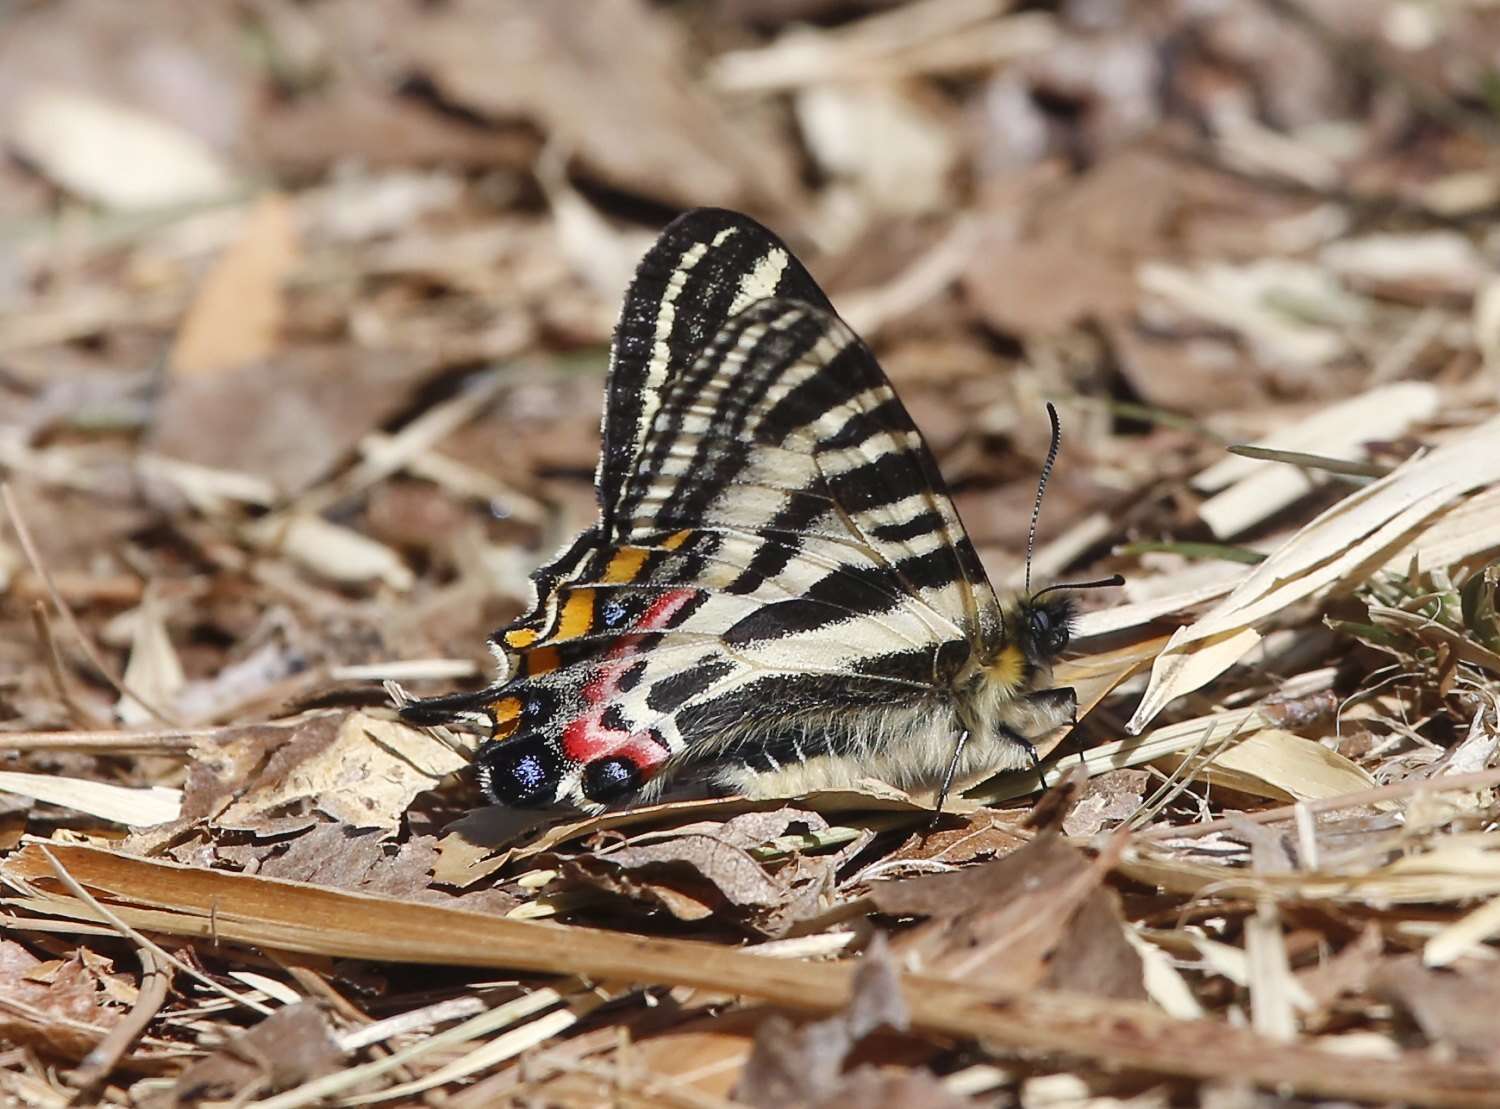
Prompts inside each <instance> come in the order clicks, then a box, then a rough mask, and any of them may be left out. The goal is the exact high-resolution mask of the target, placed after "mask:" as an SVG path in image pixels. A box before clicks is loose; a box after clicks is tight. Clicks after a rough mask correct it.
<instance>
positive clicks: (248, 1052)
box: [167, 1001, 343, 1106]
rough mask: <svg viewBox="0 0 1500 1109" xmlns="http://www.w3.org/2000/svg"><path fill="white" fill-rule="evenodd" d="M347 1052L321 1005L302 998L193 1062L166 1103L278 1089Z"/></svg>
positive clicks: (322, 1069)
mask: <svg viewBox="0 0 1500 1109" xmlns="http://www.w3.org/2000/svg"><path fill="white" fill-rule="evenodd" d="M342 1058H343V1053H342V1052H341V1051H339V1049H338V1047H337V1046H336V1044H335V1043H334V1039H333V1034H332V1032H331V1030H330V1029H329V1027H328V1019H327V1017H326V1016H325V1015H324V1012H323V1009H322V1007H321V1006H320V1005H319V1004H317V1003H316V1002H312V1001H303V1002H299V1003H298V1004H296V1005H288V1006H287V1007H286V1008H284V1009H278V1010H276V1012H274V1013H272V1014H271V1015H270V1016H268V1017H267V1018H266V1019H265V1020H263V1021H261V1022H260V1023H259V1024H257V1025H256V1026H255V1027H254V1028H252V1029H250V1030H249V1031H248V1032H245V1033H243V1034H242V1035H238V1036H236V1037H234V1038H233V1039H231V1040H230V1041H229V1043H227V1044H225V1045H224V1046H223V1047H222V1048H220V1049H219V1050H218V1051H216V1052H214V1053H213V1054H212V1055H210V1056H209V1057H208V1058H206V1059H202V1060H200V1061H199V1062H197V1063H194V1064H193V1065H192V1066H191V1067H189V1068H188V1069H187V1070H186V1071H184V1072H183V1074H182V1076H181V1077H180V1078H178V1080H177V1084H176V1085H175V1086H174V1087H173V1088H172V1093H171V1095H170V1098H169V1100H168V1102H167V1104H169V1105H173V1106H178V1105H197V1104H199V1103H201V1102H204V1101H209V1100H216V1099H221V1098H228V1097H241V1098H243V1097H247V1096H253V1095H255V1094H257V1093H274V1092H275V1091H277V1090H285V1089H289V1088H291V1087H292V1086H297V1085H300V1084H301V1083H303V1082H307V1081H309V1080H310V1079H313V1078H317V1077H319V1076H320V1075H324V1074H327V1073H328V1072H329V1071H331V1070H333V1069H334V1068H335V1067H336V1066H337V1065H338V1063H339V1061H340V1060H341V1059H342Z"/></svg>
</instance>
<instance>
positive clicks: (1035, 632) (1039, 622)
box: [1029, 606, 1068, 656]
mask: <svg viewBox="0 0 1500 1109" xmlns="http://www.w3.org/2000/svg"><path fill="white" fill-rule="evenodd" d="M1029 619H1030V624H1031V641H1032V642H1033V643H1035V644H1036V646H1037V648H1038V649H1039V650H1040V651H1041V653H1042V654H1044V655H1049V656H1050V655H1060V654H1062V653H1063V651H1065V650H1066V649H1067V646H1068V620H1067V616H1066V614H1064V613H1054V612H1049V611H1048V610H1047V609H1046V608H1045V607H1043V606H1038V607H1036V608H1033V609H1032V610H1031V612H1030V616H1029Z"/></svg>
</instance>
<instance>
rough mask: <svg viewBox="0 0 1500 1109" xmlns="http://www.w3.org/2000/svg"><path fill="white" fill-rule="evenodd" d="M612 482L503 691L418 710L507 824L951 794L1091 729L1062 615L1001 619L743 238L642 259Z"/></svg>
mask: <svg viewBox="0 0 1500 1109" xmlns="http://www.w3.org/2000/svg"><path fill="white" fill-rule="evenodd" d="M1054 427H1055V416H1054ZM1049 462H1050V460H1049ZM595 484H596V488H597V493H598V499H599V518H598V522H597V523H596V524H595V525H594V526H593V527H592V528H590V529H589V530H588V531H586V532H584V533H583V534H582V535H580V536H578V537H577V538H576V539H575V540H573V541H572V543H570V544H569V545H568V546H567V547H566V548H565V549H564V550H562V551H561V552H559V553H558V554H557V555H556V556H555V557H554V558H553V559H552V560H551V561H550V562H548V563H547V564H546V565H544V566H543V567H541V568H540V569H539V570H537V571H536V573H535V575H534V578H533V583H534V586H535V591H536V599H535V602H534V604H533V605H532V607H531V609H530V610H529V611H528V612H527V613H526V614H525V615H523V616H521V617H520V618H519V619H517V620H516V621H515V622H514V623H512V624H511V625H510V626H509V627H507V628H504V629H502V630H500V631H498V632H496V633H495V634H494V636H493V637H492V639H491V648H492V649H493V651H494V653H495V655H496V657H497V659H498V660H499V665H500V676H499V678H498V680H497V681H496V683H495V684H494V685H493V686H492V687H490V688H489V689H486V690H483V691H481V692H478V693H462V694H455V695H449V696H443V697H434V698H430V699H427V700H422V701H415V702H412V703H410V704H408V705H406V706H405V708H404V709H403V710H402V711H403V714H404V716H405V717H406V718H407V719H408V720H411V721H413V722H416V723H422V724H438V723H455V722H460V721H462V722H466V723H468V724H470V725H471V726H478V727H481V728H485V729H487V730H488V732H489V739H488V740H487V741H486V742H484V743H483V744H482V745H481V747H480V749H479V751H478V753H477V755H476V757H475V761H476V769H477V775H478V778H479V781H480V784H481V785H482V787H483V789H484V792H485V793H486V794H487V795H488V796H489V797H490V798H491V799H493V800H494V801H496V802H498V803H500V804H505V805H515V806H546V805H553V804H571V805H574V806H578V807H583V808H598V807H600V806H602V805H604V804H606V803H612V802H620V801H625V800H631V799H645V798H648V797H651V796H654V795H655V793H656V792H657V791H659V790H660V788H661V786H662V785H663V783H665V782H666V781H667V780H668V779H670V778H673V777H680V776H691V777H694V778H699V779H704V780H706V781H707V782H708V783H710V784H711V785H713V786H714V787H717V788H720V789H726V790H730V791H736V792H742V793H746V794H750V795H784V794H793V793H799V792H803V791H805V790H808V789H814V788H822V787H839V786H847V785H850V784H852V783H854V782H855V781H857V780H858V779H860V778H876V779H879V780H882V781H885V782H888V783H890V784H892V785H895V786H898V787H902V788H906V789H931V788H934V787H941V788H942V790H943V791H944V792H946V789H947V787H948V785H949V784H950V783H951V781H952V780H953V778H954V777H955V775H957V776H958V777H960V778H966V777H971V776H976V775H979V774H982V773H985V772H988V771H991V770H998V769H1004V768H1014V767H1021V766H1024V765H1026V763H1027V761H1028V759H1031V760H1034V759H1035V752H1034V750H1033V748H1032V746H1031V743H1030V742H1029V740H1028V738H1027V737H1028V736H1035V735H1038V734H1040V733H1042V732H1044V731H1049V730H1051V729H1052V728H1054V727H1056V726H1058V725H1059V724H1061V723H1064V722H1066V721H1068V720H1070V719H1071V718H1072V717H1073V715H1074V711H1075V701H1074V695H1073V691H1072V690H1071V689H1052V688H1048V682H1049V679H1050V671H1051V664H1052V663H1053V662H1054V661H1055V660H1056V659H1057V657H1058V656H1059V654H1060V653H1061V652H1062V651H1063V649H1064V648H1065V647H1066V646H1067V643H1068V634H1069V622H1070V619H1071V617H1072V611H1073V610H1072V605H1071V602H1070V600H1069V599H1068V598H1067V597H1065V596H1062V595H1059V594H1056V593H1053V594H1051V595H1050V596H1044V595H1043V594H1042V593H1039V594H1036V595H1032V596H1022V597H1019V598H1016V599H1012V600H1009V601H1007V602H1004V603H1002V602H1001V601H1000V600H998V599H997V598H996V596H995V592H994V590H993V589H992V588H991V586H990V583H989V581H988V580H987V579H986V577H985V574H984V571H983V569H982V568H981V566H980V563H979V559H978V558H977V557H976V555H975V553H974V548H973V545H972V544H971V543H970V542H969V538H968V536H967V535H966V534H965V532H964V528H963V525H962V524H961V523H960V522H959V519H958V515H957V513H956V512H955V510H954V507H953V503H952V501H951V500H950V499H949V496H948V493H947V491H946V487H945V486H944V483H943V479H942V476H941V475H940V474H939V472H938V468H937V466H936V464H935V463H934V461H933V458H932V455H931V454H930V453H929V451H928V449H927V446H926V444H925V443H924V442H923V441H922V437H921V435H920V434H919V433H918V431H917V428H916V426H915V425H914V424H913V423H912V421H911V417H910V416H908V415H907V413H906V409H905V408H904V407H903V406H902V404H901V401H900V400H899V399H898V398H897V396H896V394H895V392H894V391H893V389H892V388H891V384H890V382H889V381H887V380H886V376H885V374H884V372H883V371H882V370H881V368H880V366H879V365H878V364H877V363H876V361H875V358H874V357H873V356H872V355H871V353H870V351H869V349H868V348H867V347H866V346H865V345H864V343H863V342H861V341H860V339H859V338H858V337H857V336H856V335H855V334H854V333H853V332H852V331H850V330H849V328H848V326H846V325H845V324H844V322H843V321H842V320H840V319H839V317H838V316H837V315H836V314H835V313H834V310H833V306H832V305H831V304H830V303H829V302H828V298H827V297H825V296H824V295H823V292H822V290H820V289H819V288H818V286H817V284H816V283H815V282H814V281H813V279H812V277H811V276H810V275H809V274H808V272H807V270H806V269H804V268H803V267H802V265H801V263H799V262H798V261H797V259H796V258H794V257H793V256H792V254H791V252H790V251H788V250H787V248H786V246H785V245H784V244H783V243H782V242H781V240H779V239H778V238H777V237H776V236H775V235H773V234H772V233H771V232H769V231H768V230H766V229H765V228H764V227H762V226H760V225H759V224H758V223H756V222H755V221H754V220H752V219H749V218H748V217H746V216H743V215H739V214H737V213H734V212H727V211H721V210H716V209H699V210H697V211H692V212H688V213H687V214H685V215H683V216H681V217H679V218H678V219H677V220H676V221H674V222H673V223H672V224H671V225H669V226H668V227H667V228H666V230H665V231H663V232H662V234H661V237H660V238H659V239H658V240H657V241H656V244H655V245H654V246H653V247H652V248H651V250H650V251H649V252H648V253H647V254H646V256H645V258H644V259H643V260H642V261H641V263H640V267H639V269H638V270H637V271H636V274H635V278H634V280H633V282H632V284H631V286H630V290H629V292H628V293H627V294H626V297H625V306H624V309H623V311H622V312H621V315H620V321H619V325H618V328H617V329H616V332H615V337H614V346H613V350H612V353H611V360H610V368H609V378H608V386H607V394H606V399H605V405H604V419H603V447H602V450H601V454H600V458H599V466H598V471H597V474H596V477H595ZM1033 523H1034V521H1033ZM1043 592H1044V593H1045V592H1046V591H1043Z"/></svg>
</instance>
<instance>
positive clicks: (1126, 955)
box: [1044, 886, 1149, 1001]
mask: <svg viewBox="0 0 1500 1109" xmlns="http://www.w3.org/2000/svg"><path fill="white" fill-rule="evenodd" d="M1123 921H1124V914H1123V913H1122V912H1121V909H1120V895H1119V894H1117V893H1115V891H1114V890H1112V889H1109V888H1108V887H1105V886H1099V887H1097V888H1095V889H1094V890H1092V891H1090V893H1089V895H1088V896H1087V897H1086V898H1085V899H1084V902H1083V904H1082V905H1081V906H1080V907H1079V909H1078V911H1077V912H1076V913H1074V914H1073V918H1072V919H1071V920H1070V921H1068V923H1067V924H1066V926H1064V928H1063V930H1062V932H1061V934H1060V935H1059V936H1058V938H1057V945H1056V946H1055V947H1054V948H1053V950H1052V954H1051V956H1050V958H1049V960H1048V969H1047V976H1046V978H1045V979H1044V982H1045V984H1046V987H1047V988H1048V989H1052V990H1064V991H1067V992H1070V993H1085V994H1092V995H1093V996H1095V997H1114V998H1118V999H1120V1000H1121V1001H1145V1000H1146V999H1147V997H1148V996H1149V995H1148V994H1147V993H1146V984H1145V976H1144V967H1143V965H1142V963H1141V956H1140V954H1139V953H1138V952H1137V951H1136V949H1135V948H1134V947H1133V946H1131V944H1130V941H1129V940H1127V939H1126V938H1125V929H1124V924H1123Z"/></svg>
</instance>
